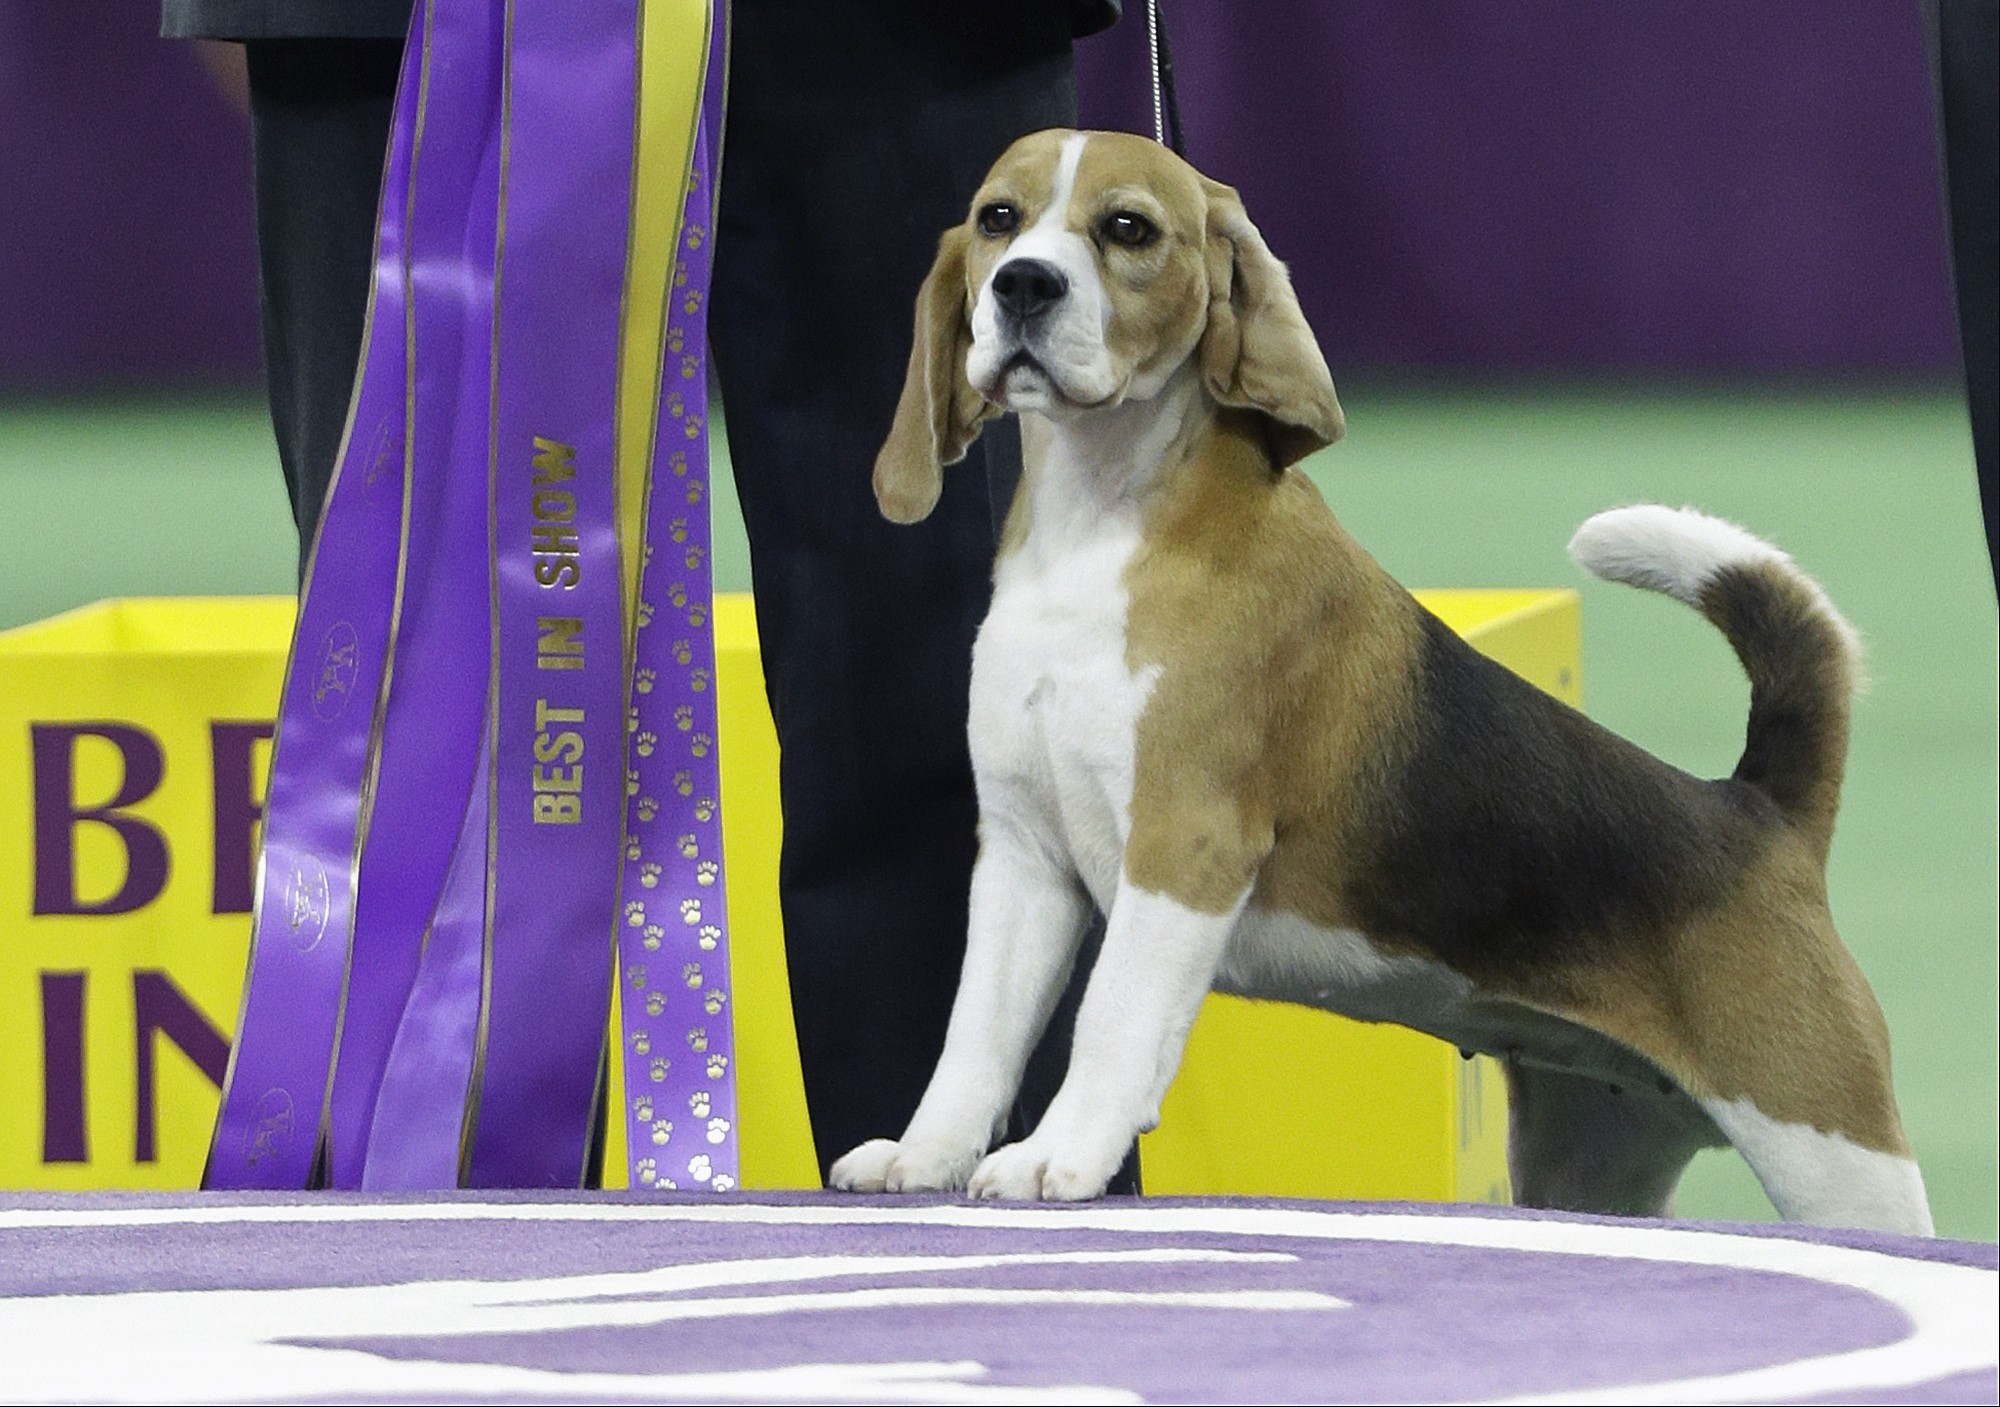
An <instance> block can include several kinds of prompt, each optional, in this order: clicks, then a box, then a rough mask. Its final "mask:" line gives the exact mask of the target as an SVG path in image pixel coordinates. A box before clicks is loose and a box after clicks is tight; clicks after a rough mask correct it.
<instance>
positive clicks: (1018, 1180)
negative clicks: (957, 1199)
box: [965, 1138, 1118, 1202]
mask: <svg viewBox="0 0 2000 1407" xmlns="http://www.w3.org/2000/svg"><path fill="white" fill-rule="evenodd" d="M1116 1171H1118V1164H1117V1163H1116V1162H1115V1161H1114V1162H1113V1163H1112V1164H1111V1165H1110V1166H1109V1167H1100V1166H1098V1165H1097V1163H1096V1162H1090V1161H1086V1160H1084V1159H1079V1158H1075V1157H1072V1156H1069V1155H1068V1154H1065V1153H1062V1152H1051V1151H1050V1150H1049V1148H1048V1147H1047V1146H1046V1145H1044V1144H1038V1143H1036V1142H1035V1140H1034V1139H1033V1138H1029V1139H1027V1140H1025V1141H1023V1142H1020V1143H1010V1144H1008V1145H1007V1146H1006V1147H1005V1148H1001V1149H998V1150H996V1151H994V1152H993V1153H990V1154H988V1155H987V1157H986V1159H985V1161H984V1162H982V1163H980V1165H979V1168H978V1170H977V1171H976V1172H974V1173H973V1174H972V1181H971V1182H970V1183H968V1184H967V1186H966V1189H965V1190H966V1193H967V1195H969V1196H973V1197H978V1198H981V1199H982V1200H985V1201H1001V1202H1088V1201H1090V1200H1092V1199H1093V1198H1097V1197H1102V1196H1103V1195H1104V1188H1105V1185H1106V1184H1107V1183H1109V1182H1110V1181H1111V1175H1112V1174H1113V1173H1114V1172H1116Z"/></svg>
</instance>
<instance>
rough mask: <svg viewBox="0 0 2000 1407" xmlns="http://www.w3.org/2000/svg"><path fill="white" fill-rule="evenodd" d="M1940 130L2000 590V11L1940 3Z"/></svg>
mask: <svg viewBox="0 0 2000 1407" xmlns="http://www.w3.org/2000/svg"><path fill="white" fill-rule="evenodd" d="M1933 18H1934V22H1936V23H1937V25H1938V32H1937V36H1936V45H1937V62H1938V99H1939V102H1938V107H1939V113H1938V117H1939V124H1938V125H1939V129H1940V132H1941V135H1942V137H1943V146H1944V168H1945V193H1946V195H1947V197H1948V201H1947V206H1948V209H1949V212H1950V220H1951V248H1952V265H1953V275H1954V277H1955V279H1956V281H1957V293H1958V333H1959V339H1960V342H1961V344H1962V345H1963V347H1964V350H1965V399H1966V405H1967V409H1968V410H1969V411H1970V412H1971V415H1972V453H1973V459H1974V460H1975V461H1976V463H1977V464H1978V466H1979V498H1980V507H1981V509H1982V510H1983V512H1984V514H1985V518H1986V551H1987V556H1988V558H1989V559H1990V563H1991V566H1992V569H1993V579H1994V583H1995V585H1996V587H2000V485H1996V469H1995V456H1996V454H2000V445H1996V443H1995V441H1996V439H2000V225H1996V216H1995V208H1996V204H2000V174H1997V173H2000V138H1996V136H1995V117H1996V113H2000V57H1996V52H2000V6H1996V5H1995V4H1994V3H1993V0H1938V4H1937V8H1936V10H1935V12H1934V15H1933Z"/></svg>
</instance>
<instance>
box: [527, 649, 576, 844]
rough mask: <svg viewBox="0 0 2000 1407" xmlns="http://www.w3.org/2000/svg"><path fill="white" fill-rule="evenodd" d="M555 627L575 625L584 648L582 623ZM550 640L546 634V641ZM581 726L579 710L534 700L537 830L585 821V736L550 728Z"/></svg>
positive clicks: (533, 770)
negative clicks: (543, 827)
mask: <svg viewBox="0 0 2000 1407" xmlns="http://www.w3.org/2000/svg"><path fill="white" fill-rule="evenodd" d="M551 623H552V620H551V619H550V618H545V619H544V620H543V621H542V626H543V629H544V631H545V632H547V631H548V628H549V626H550V625H551ZM553 623H555V624H558V625H573V626H574V627H575V631H576V632H578V633H577V634H576V635H575V639H576V644H577V647H578V648H579V649H581V648H582V645H583V641H582V638H581V635H580V632H581V631H582V629H583V622H582V621H569V620H567V619H566V618H554V621H553ZM548 638H549V635H548V634H547V633H545V634H544V636H543V639H544V640H545V641H546V640H547V639H548ZM557 658H562V657H560V656H558V657H557ZM577 662H578V663H581V662H582V661H580V660H579V661H577ZM581 722H583V710H582V709H580V708H556V707H553V706H552V705H551V704H550V703H549V701H548V700H547V699H536V700H535V765H534V766H531V767H530V768H529V772H528V777H529V781H530V782H531V783H532V785H533V788H534V790H533V793H532V795H533V801H532V803H531V804H532V806H533V811H532V813H531V814H532V815H533V816H534V820H535V824H536V825H538V826H573V825H575V824H577V823H578V822H579V821H581V820H582V819H583V796H582V792H583V734H581V733H578V732H575V731H572V730H567V729H565V730H564V731H562V732H556V731H553V729H552V728H551V725H552V724H560V723H581Z"/></svg>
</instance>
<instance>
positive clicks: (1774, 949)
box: [1679, 909, 1932, 1236]
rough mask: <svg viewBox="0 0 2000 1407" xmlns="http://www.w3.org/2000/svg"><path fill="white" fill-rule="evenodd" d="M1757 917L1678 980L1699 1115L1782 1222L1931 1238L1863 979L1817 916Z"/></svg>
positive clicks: (1718, 934) (1715, 941)
mask: <svg viewBox="0 0 2000 1407" xmlns="http://www.w3.org/2000/svg"><path fill="white" fill-rule="evenodd" d="M1758 917H1759V918H1760V919H1761V921H1760V922H1758V923H1757V924H1756V925H1755V926H1754V928H1753V927H1751V926H1749V925H1741V926H1739V927H1737V929H1736V930H1735V931H1734V932H1730V931H1727V930H1724V929H1722V928H1721V927H1720V926H1719V925H1718V926H1717V928H1716V929H1715V930H1714V931H1712V932H1709V933H1704V934H1701V935H1699V936H1698V937H1697V939H1696V942H1695V943H1694V944H1692V945H1691V949H1698V950H1699V951H1698V953H1696V952H1692V951H1691V952H1690V954H1689V956H1692V957H1695V959H1696V960H1694V961H1692V962H1689V963H1688V964H1686V966H1685V967H1684V968H1683V972H1682V980H1681V987H1680V993H1679V995H1680V999H1681V1009H1682V1011H1683V1012H1684V1013H1686V1014H1687V1016H1688V1017H1689V1018H1690V1021H1689V1034H1690V1036H1691V1037H1692V1039H1691V1040H1690V1042H1689V1044H1690V1047H1691V1051H1692V1053H1693V1054H1694V1056H1695V1062H1696V1066H1697V1068H1698V1069H1699V1070H1700V1072H1701V1076H1702V1079H1701V1082H1700V1083H1701V1085H1702V1086H1704V1088H1703V1089H1702V1090H1701V1092H1700V1103H1701V1107H1702V1108H1703V1109H1704V1110H1705V1111H1706V1112H1707V1114H1708V1116H1709V1117H1710V1118H1711V1119H1713V1120H1714V1121H1715V1124H1716V1126H1717V1127H1718V1128H1720V1129H1721V1130H1722V1132H1723V1133H1725V1134H1727V1135H1728V1137H1729V1141H1730V1142H1731V1143H1733V1144H1735V1145H1736V1149H1737V1151H1738V1152H1739V1153H1741V1154H1742V1155H1743V1158H1744V1161H1746V1162H1747V1163H1749V1164H1750V1169H1751V1171H1752V1172H1754V1173H1756V1174H1757V1180H1758V1181H1759V1182H1761V1183H1763V1185H1764V1191H1765V1193H1766V1194H1767V1195H1768V1196H1769V1197H1770V1199H1771V1204H1772V1205H1773V1206H1775V1207H1776V1208H1777V1209H1778V1214H1779V1215H1780V1216H1782V1217H1784V1218H1785V1219H1786V1220H1787V1221H1803V1222H1812V1223H1816V1224H1819V1225H1824V1226H1853V1227H1861V1228H1866V1229H1869V1230H1875V1231H1897V1232H1903V1233H1905V1234H1909V1235H1920V1236H1927V1235H1930V1234H1932V1223H1931V1214H1930V1205H1929V1202H1928V1200H1927V1199H1926V1197H1925V1194H1924V1180H1923V1175H1922V1174H1921V1173H1920V1172H1919V1171H1918V1169H1917V1164H1916V1160H1915V1158H1913V1157H1912V1156H1911V1153H1910V1145H1909V1142H1908V1140H1907V1139H1906V1138H1905V1136H1904V1133H1903V1124H1902V1118H1901V1116H1900V1115H1899V1113H1898V1112H1897V1109H1896V1095H1895V1090H1894V1088H1893V1086H1892V1084H1891V1081H1890V1070H1889V1029H1888V1024H1887V1022H1885V1021H1884V1020H1883V1017H1882V1009H1881V1007H1880V1006H1879V1005H1878V1004H1877V1003H1876V1000H1875V994H1874V992H1873V991H1872V990H1870V988H1869V986H1868V981H1867V979H1866V978H1865V977H1863V976H1862V973H1861V969H1860V967H1859V966H1858V965H1857V964H1856V963H1855V961H1854V958H1853V956H1852V955H1851V954H1850V953H1849V952H1848V951H1847V948H1846V947H1845V946H1844V945H1843V944H1842V943H1841V941H1840V938H1839V936H1838V935H1837V934H1836V933H1835V932H1834V929H1833V923H1832V920H1831V919H1830V918H1829V917H1827V916H1826V914H1825V912H1824V910H1823V909H1818V910H1816V911H1811V912H1806V913H1804V914H1798V913H1793V914H1789V915H1769V916H1764V915H1759V916H1758ZM1752 933H1754V934H1756V935H1757V936H1759V937H1761V938H1762V939H1763V940H1764V941H1761V942H1753V941H1747V940H1746V935H1747V934H1752Z"/></svg>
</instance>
